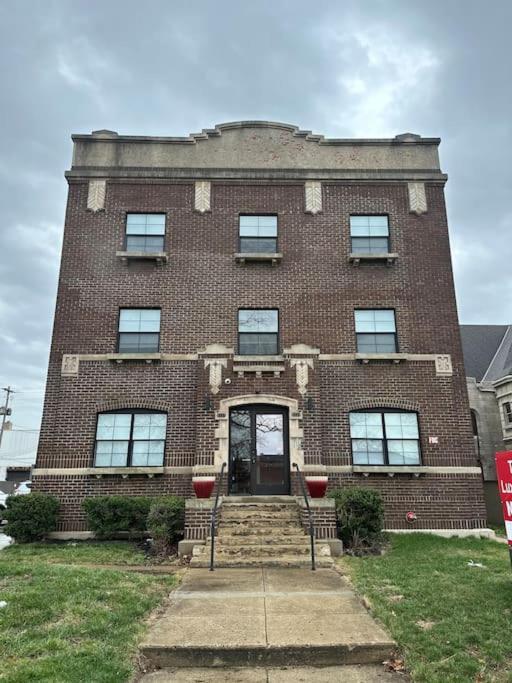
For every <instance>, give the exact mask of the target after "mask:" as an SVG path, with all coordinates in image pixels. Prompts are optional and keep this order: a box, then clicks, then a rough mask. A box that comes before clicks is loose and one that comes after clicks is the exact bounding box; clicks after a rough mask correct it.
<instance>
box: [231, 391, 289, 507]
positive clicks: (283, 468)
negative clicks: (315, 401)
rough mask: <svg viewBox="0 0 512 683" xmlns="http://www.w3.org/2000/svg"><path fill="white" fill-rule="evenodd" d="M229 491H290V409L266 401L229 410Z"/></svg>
mask: <svg viewBox="0 0 512 683" xmlns="http://www.w3.org/2000/svg"><path fill="white" fill-rule="evenodd" d="M229 426H230V430H229V432H230V438H229V484H230V485H229V492H230V493H231V494H233V495H236V494H239V495H243V494H245V495H247V494H249V495H250V494H253V495H264V494H266V495H271V494H274V495H283V494H284V495H286V494H288V493H289V492H290V460H289V450H288V410H287V408H280V407H274V406H266V405H251V406H244V407H243V408H232V409H231V411H230V413H229Z"/></svg>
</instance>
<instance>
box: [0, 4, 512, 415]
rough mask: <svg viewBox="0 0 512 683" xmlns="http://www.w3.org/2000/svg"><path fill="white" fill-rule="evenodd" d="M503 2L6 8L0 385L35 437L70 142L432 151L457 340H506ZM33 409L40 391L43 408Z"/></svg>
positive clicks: (510, 291)
mask: <svg viewBox="0 0 512 683" xmlns="http://www.w3.org/2000/svg"><path fill="white" fill-rule="evenodd" d="M511 20H512V5H511V3H510V2H508V0H495V2H493V3H488V4H485V5H484V3H482V2H480V1H472V0H466V1H465V2H464V3H461V2H460V1H459V0H435V1H433V2H430V3H419V2H416V3H414V2H410V1H407V2H406V1H405V0H380V1H379V0H373V1H372V0H366V2H357V1H356V0H353V1H352V0H345V1H344V2H342V3H340V2H334V0H332V1H329V2H328V1H322V0H319V1H318V2H316V3H314V4H313V5H312V4H311V3H309V2H305V0H294V1H293V2H292V1H286V0H281V1H279V0H275V1H273V2H271V1H269V0H262V1H260V2H255V3H244V2H240V1H239V0H237V1H236V2H235V1H229V0H219V1H218V2H215V3H213V2H207V1H206V0H204V1H203V2H196V3H190V2H184V1H183V2H179V1H173V2H168V0H152V1H151V2H150V3H145V4H144V5H141V3H140V2H135V1H134V0H123V1H122V2H121V0H117V1H113V0H110V1H107V2H105V1H102V2H100V1H99V0H88V1H87V2H86V1H85V0H76V1H75V2H73V3H70V2H66V1H65V0H53V1H51V0H45V2H43V1H42V0H41V1H40V2H37V0H30V1H28V0H17V2H16V3H3V4H2V5H0V60H1V61H0V63H1V64H2V70H1V75H0V79H1V81H0V82H1V86H2V87H1V89H0V104H1V106H0V124H1V125H2V132H3V138H2V146H1V148H0V203H1V206H2V218H3V221H2V223H3V224H2V228H1V230H0V254H1V259H0V283H1V290H0V291H1V295H0V385H1V386H4V385H5V384H7V383H10V384H13V385H15V386H16V387H18V388H20V389H25V390H30V391H26V392H25V393H23V392H20V393H19V394H18V395H17V397H15V403H14V406H15V408H16V410H15V414H14V418H15V421H16V423H17V424H19V425H21V426H37V424H38V421H39V415H40V402H41V396H42V393H41V389H42V387H43V384H44V377H45V373H46V363H47V356H48V346H49V339H50V332H51V324H52V318H53V308H54V297H55V292H56V282H57V274H58V253H59V249H60V241H61V232H62V223H63V217H64V210H65V201H66V185H65V182H64V179H63V171H64V170H65V169H66V168H68V167H69V165H70V158H71V142H70V139H69V136H70V134H71V133H72V132H88V131H90V130H93V129H96V128H112V129H114V130H118V131H119V132H121V133H131V134H136V133H140V134H146V135H158V134H163V135H186V134H188V133H189V132H197V131H198V130H200V129H201V128H205V127H211V126H212V125H214V124H215V123H218V122H221V121H230V120H237V119H258V118H259V119H272V120H279V121H286V122H290V123H295V124H298V125H300V126H301V127H302V128H308V129H313V130H314V131H315V132H319V133H323V134H325V135H329V136H333V137H343V136H347V137H348V136H358V135H359V136H383V137H384V136H393V135H395V134H396V133H399V132H404V131H408V130H411V131H414V132H419V133H421V134H423V135H439V136H440V137H442V138H443V142H442V146H441V158H442V164H443V168H444V170H446V171H447V172H448V173H449V175H450V181H449V183H448V186H447V201H448V213H449V218H450V229H451V237H452V246H453V254H454V269H455V276H456V286H457V298H458V303H459V311H460V316H461V320H462V321H463V322H465V323H510V322H512V278H511V277H510V276H509V277H507V275H508V273H509V272H510V263H511V262H512V239H511V235H512V209H511V208H510V207H509V205H508V195H509V193H510V187H511V185H512V182H511V181H512V171H511V165H510V162H509V158H508V157H509V154H510V152H509V150H510V148H511V142H512V140H511V137H512V130H511V119H512V117H511V114H512V111H511V92H510V87H509V85H508V84H509V79H510V69H511V65H512V59H511V53H510V36H509V26H510V24H511ZM38 389H39V392H37V391H34V390H38Z"/></svg>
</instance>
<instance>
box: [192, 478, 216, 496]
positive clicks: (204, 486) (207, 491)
mask: <svg viewBox="0 0 512 683" xmlns="http://www.w3.org/2000/svg"><path fill="white" fill-rule="evenodd" d="M192 486H193V487H194V493H195V494H196V498H209V497H210V496H211V495H212V491H213V487H214V486H215V477H192Z"/></svg>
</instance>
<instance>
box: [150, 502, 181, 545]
mask: <svg viewBox="0 0 512 683" xmlns="http://www.w3.org/2000/svg"><path fill="white" fill-rule="evenodd" d="M184 524H185V500H184V499H183V498H178V497H177V496H167V497H165V498H160V499H158V500H155V501H154V502H153V504H152V505H151V508H150V510H149V514H148V519H147V529H148V531H149V533H150V534H151V537H152V539H153V548H154V551H155V553H156V554H157V555H162V554H167V553H168V551H169V549H170V547H171V546H172V545H173V544H174V543H176V541H177V540H178V538H179V537H180V536H182V535H183V527H184Z"/></svg>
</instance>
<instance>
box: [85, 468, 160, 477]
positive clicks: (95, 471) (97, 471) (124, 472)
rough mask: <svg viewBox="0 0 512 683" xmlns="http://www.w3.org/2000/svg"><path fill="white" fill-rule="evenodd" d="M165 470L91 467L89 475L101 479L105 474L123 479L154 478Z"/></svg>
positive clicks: (88, 471)
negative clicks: (142, 476)
mask: <svg viewBox="0 0 512 683" xmlns="http://www.w3.org/2000/svg"><path fill="white" fill-rule="evenodd" d="M163 473H164V468H163V465H162V467H90V468H89V469H88V470H87V474H92V475H93V476H95V477H97V478H100V477H102V476H103V475H104V474H116V475H120V476H122V477H123V478H126V477H128V476H129V475H130V474H132V475H133V474H137V475H141V474H145V475H146V476H148V477H150V478H151V477H153V476H154V475H155V474H163Z"/></svg>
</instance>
